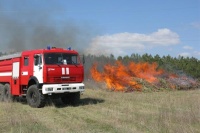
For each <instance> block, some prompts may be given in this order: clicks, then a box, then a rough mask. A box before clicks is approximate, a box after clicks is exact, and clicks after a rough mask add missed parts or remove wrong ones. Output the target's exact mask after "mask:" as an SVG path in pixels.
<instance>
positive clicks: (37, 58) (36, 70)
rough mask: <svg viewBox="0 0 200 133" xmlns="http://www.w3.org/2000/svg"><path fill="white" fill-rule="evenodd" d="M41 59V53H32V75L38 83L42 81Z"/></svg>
mask: <svg viewBox="0 0 200 133" xmlns="http://www.w3.org/2000/svg"><path fill="white" fill-rule="evenodd" d="M43 66H44V65H43V61H42V55H41V54H35V55H34V64H33V76H35V77H36V78H37V80H38V82H39V83H43Z"/></svg>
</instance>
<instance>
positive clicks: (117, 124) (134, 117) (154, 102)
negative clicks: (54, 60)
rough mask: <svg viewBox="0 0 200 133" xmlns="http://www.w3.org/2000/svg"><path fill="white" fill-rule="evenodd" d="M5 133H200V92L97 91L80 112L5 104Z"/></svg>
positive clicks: (0, 123) (89, 93)
mask: <svg viewBox="0 0 200 133" xmlns="http://www.w3.org/2000/svg"><path fill="white" fill-rule="evenodd" d="M0 132H1V133H4V132H6V133H7V132H8V133H17V132H19V133H55V132H56V133H66V132H72V133H90V132H91V133H94V132H95V133H98V132H101V133H104V132H108V133H122V132H123V133H130V132H137V133H140V132H141V133H143V132H144V133H148V132H149V133H155V132H159V133H161V132H164V133H168V132H169V133H197V132H200V90H191V91H165V92H146V93H144V92H132V93H122V92H110V91H106V90H102V89H97V88H94V87H92V88H90V89H87V90H86V91H85V93H84V94H83V95H82V96H81V101H80V104H79V105H78V106H76V107H73V106H63V105H62V104H57V105H47V106H45V107H44V108H39V109H36V108H31V107H29V106H28V105H27V104H23V103H20V102H15V103H0Z"/></svg>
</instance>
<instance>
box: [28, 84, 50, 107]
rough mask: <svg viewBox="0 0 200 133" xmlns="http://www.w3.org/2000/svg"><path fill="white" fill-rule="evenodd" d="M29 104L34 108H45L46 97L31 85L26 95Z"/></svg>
mask: <svg viewBox="0 0 200 133" xmlns="http://www.w3.org/2000/svg"><path fill="white" fill-rule="evenodd" d="M26 100H27V102H28V104H29V105H30V106H31V107H33V108H42V107H44V106H45V103H46V102H45V101H46V99H45V96H44V95H43V94H42V93H41V92H40V90H39V89H38V88H37V86H36V85H31V86H30V87H29V88H28V91H27V94H26Z"/></svg>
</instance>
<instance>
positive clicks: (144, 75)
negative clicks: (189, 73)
mask: <svg viewBox="0 0 200 133" xmlns="http://www.w3.org/2000/svg"><path fill="white" fill-rule="evenodd" d="M103 68H104V69H103V72H99V71H98V70H97V64H93V66H92V68H91V70H90V71H91V76H92V78H93V79H94V80H95V81H97V82H105V83H106V86H107V88H108V89H111V90H115V91H127V90H129V91H130V90H138V91H141V88H142V84H141V83H140V82H139V79H144V80H146V81H147V82H149V83H153V82H156V81H157V77H156V76H158V75H160V74H162V73H163V70H157V68H158V65H157V64H156V63H152V64H149V63H137V64H136V63H134V62H130V63H129V65H128V66H124V65H123V64H122V63H121V62H120V61H117V62H116V63H115V64H114V65H110V64H107V65H105V66H104V67H103Z"/></svg>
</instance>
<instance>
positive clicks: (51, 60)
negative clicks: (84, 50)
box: [44, 53, 80, 65]
mask: <svg viewBox="0 0 200 133" xmlns="http://www.w3.org/2000/svg"><path fill="white" fill-rule="evenodd" d="M44 60H45V64H46V65H54V64H73V65H78V64H80V61H79V58H78V55H77V54H67V53H46V54H44Z"/></svg>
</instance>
